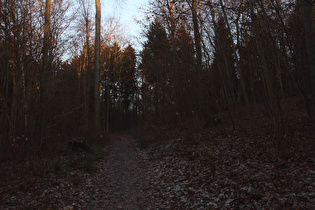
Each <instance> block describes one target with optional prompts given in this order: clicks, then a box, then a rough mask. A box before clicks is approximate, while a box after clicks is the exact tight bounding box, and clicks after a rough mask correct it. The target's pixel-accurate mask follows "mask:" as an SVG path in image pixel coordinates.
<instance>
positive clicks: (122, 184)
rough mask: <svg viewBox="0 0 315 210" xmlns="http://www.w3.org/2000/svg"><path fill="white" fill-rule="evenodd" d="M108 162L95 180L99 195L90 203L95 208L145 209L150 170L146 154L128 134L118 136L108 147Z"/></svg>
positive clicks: (147, 201) (103, 164) (90, 206)
mask: <svg viewBox="0 0 315 210" xmlns="http://www.w3.org/2000/svg"><path fill="white" fill-rule="evenodd" d="M106 150H107V158H106V161H104V162H100V163H99V165H98V167H99V168H100V171H99V172H98V173H97V174H96V177H95V179H93V180H94V181H93V182H96V183H94V186H97V189H96V190H95V191H96V193H97V192H98V193H97V194H98V195H97V196H96V197H95V200H94V202H92V203H90V204H89V208H93V209H145V208H146V207H148V206H147V205H148V203H149V202H150V199H146V198H145V197H146V196H147V193H146V192H145V191H146V187H147V184H148V182H147V177H146V174H145V173H146V172H145V171H146V167H148V164H147V163H144V162H145V160H144V159H145V158H144V157H143V155H144V154H143V153H141V152H140V150H139V149H138V148H137V147H136V146H135V143H134V142H133V139H132V138H131V137H129V136H126V135H118V136H114V137H113V138H112V140H111V142H110V143H109V146H108V147H107V149H106Z"/></svg>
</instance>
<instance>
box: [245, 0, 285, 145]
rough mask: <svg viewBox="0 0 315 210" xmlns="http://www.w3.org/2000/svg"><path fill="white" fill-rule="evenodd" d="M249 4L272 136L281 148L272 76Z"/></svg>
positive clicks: (252, 9)
mask: <svg viewBox="0 0 315 210" xmlns="http://www.w3.org/2000/svg"><path fill="white" fill-rule="evenodd" d="M249 4H250V14H251V18H252V21H253V26H254V33H255V36H256V45H257V50H258V55H259V58H260V61H261V64H262V68H263V74H264V79H265V85H266V88H267V93H268V97H269V103H270V108H271V115H272V122H273V126H274V136H275V139H277V141H278V144H279V148H280V149H282V138H281V136H280V131H281V130H280V126H279V125H280V121H279V113H278V112H279V111H278V109H277V103H276V98H275V96H274V92H273V85H272V78H271V75H270V72H269V69H268V64H267V59H266V56H265V50H264V47H263V43H262V40H261V36H260V33H259V29H258V24H257V20H256V15H255V13H254V5H253V1H252V0H250V1H249Z"/></svg>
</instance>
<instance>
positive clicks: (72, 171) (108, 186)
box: [0, 106, 315, 209]
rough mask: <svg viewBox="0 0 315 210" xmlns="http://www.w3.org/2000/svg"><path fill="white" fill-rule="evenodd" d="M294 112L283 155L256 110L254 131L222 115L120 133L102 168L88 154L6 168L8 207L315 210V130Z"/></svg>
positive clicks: (3, 190) (1, 191)
mask: <svg viewBox="0 0 315 210" xmlns="http://www.w3.org/2000/svg"><path fill="white" fill-rule="evenodd" d="M289 108H290V107H289ZM294 109H296V106H293V107H292V114H291V115H290V116H289V118H290V117H291V119H290V120H289V121H288V122H287V124H288V126H287V127H289V128H290V129H287V130H286V131H285V133H284V137H283V139H282V140H283V141H282V144H281V145H282V147H279V144H278V142H277V141H275V140H274V138H273V135H272V129H271V128H272V127H271V126H270V123H268V119H267V118H264V116H265V115H263V114H262V113H261V112H255V113H257V115H256V116H255V115H253V119H254V123H253V127H254V130H253V131H254V132H253V131H250V128H249V127H250V126H245V125H246V124H245V125H243V126H242V127H240V125H239V123H235V126H233V123H232V121H231V122H230V121H229V120H228V117H227V116H224V115H221V116H219V117H220V119H221V120H222V122H223V123H222V124H219V125H214V124H213V125H210V126H209V127H208V128H206V129H204V128H202V124H200V123H198V122H197V121H196V122H188V123H186V124H184V123H183V124H180V125H174V126H160V127H155V128H154V129H149V130H148V131H146V132H141V133H140V135H138V136H137V137H135V138H131V137H130V136H127V135H113V136H112V138H111V141H110V143H108V145H107V146H106V147H105V149H104V153H101V154H102V155H101V156H100V159H97V160H96V162H95V163H94V164H90V163H91V162H93V161H95V154H93V155H91V154H89V153H85V152H79V153H74V154H72V155H70V157H69V155H64V154H60V155H56V156H55V157H53V158H42V159H36V160H33V161H24V162H23V163H16V162H14V163H2V164H1V165H0V171H1V177H0V209H21V208H35V209H314V208H315V168H314V162H315V156H314V141H313V140H314V139H315V133H314V125H313V124H311V123H309V122H308V118H307V116H306V114H305V113H304V112H301V113H299V112H298V111H297V110H294ZM298 110H302V109H298ZM247 123H248V122H247ZM137 146H138V147H137ZM140 148H141V149H140Z"/></svg>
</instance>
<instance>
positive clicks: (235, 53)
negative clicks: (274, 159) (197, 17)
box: [220, 0, 254, 133]
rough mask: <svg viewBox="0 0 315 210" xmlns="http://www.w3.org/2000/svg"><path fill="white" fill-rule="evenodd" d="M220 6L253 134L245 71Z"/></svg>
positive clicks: (223, 9)
mask: <svg viewBox="0 0 315 210" xmlns="http://www.w3.org/2000/svg"><path fill="white" fill-rule="evenodd" d="M241 3H242V2H241ZM220 4H221V8H222V11H223V16H224V19H225V22H226V25H227V27H228V31H229V36H230V38H231V39H232V49H233V54H234V57H235V61H236V70H237V72H238V73H239V74H240V82H241V89H240V90H241V92H242V93H243V97H244V100H245V107H246V112H247V115H248V118H249V120H250V127H251V132H252V133H253V131H254V125H253V119H252V115H251V110H250V104H249V99H248V94H247V90H246V84H245V76H244V73H243V70H242V69H241V67H240V62H239V59H238V57H237V52H236V46H235V43H234V42H233V36H232V32H231V27H230V24H229V22H228V18H227V15H226V11H225V8H224V5H223V2H222V0H220ZM237 115H238V116H239V113H238V110H237Z"/></svg>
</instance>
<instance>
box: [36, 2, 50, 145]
mask: <svg viewBox="0 0 315 210" xmlns="http://www.w3.org/2000/svg"><path fill="white" fill-rule="evenodd" d="M50 7H51V0H46V7H45V25H44V46H43V58H42V69H41V76H40V116H39V118H40V120H39V125H38V126H40V128H39V138H40V147H42V145H43V142H44V127H45V126H44V124H45V118H46V116H45V115H46V105H47V96H48V84H47V83H48V76H49V73H48V72H49V68H50V66H49V62H50V61H49V51H50V50H49V48H50Z"/></svg>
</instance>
